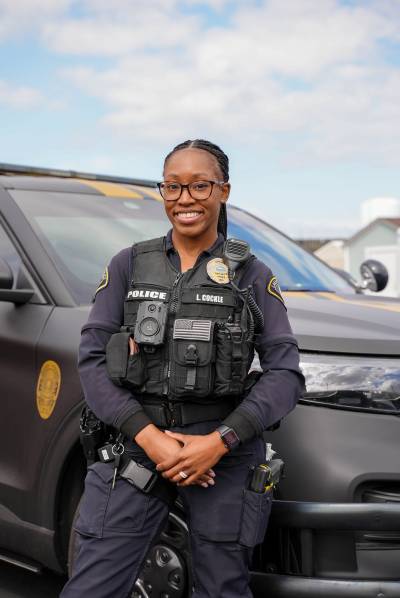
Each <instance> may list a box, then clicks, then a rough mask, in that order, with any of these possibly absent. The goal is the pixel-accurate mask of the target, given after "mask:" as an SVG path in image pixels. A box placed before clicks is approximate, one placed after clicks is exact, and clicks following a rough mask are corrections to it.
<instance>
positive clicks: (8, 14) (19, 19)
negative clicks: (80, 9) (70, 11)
mask: <svg viewBox="0 0 400 598" xmlns="http://www.w3.org/2000/svg"><path fill="white" fill-rule="evenodd" d="M71 4H72V0H0V41H4V40H8V39H13V40H15V39H18V38H21V37H22V36H24V35H25V34H26V32H30V33H32V32H35V31H36V30H37V29H39V28H40V26H41V24H42V23H43V22H46V20H47V19H49V18H51V17H56V16H61V15H63V14H64V13H65V11H66V9H67V8H68V7H69V6H70V5H71Z"/></svg>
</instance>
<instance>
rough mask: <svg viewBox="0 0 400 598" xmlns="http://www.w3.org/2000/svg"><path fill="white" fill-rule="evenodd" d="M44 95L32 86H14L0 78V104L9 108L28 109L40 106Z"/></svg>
mask: <svg viewBox="0 0 400 598" xmlns="http://www.w3.org/2000/svg"><path fill="white" fill-rule="evenodd" d="M43 102H44V97H43V95H42V93H41V92H40V91H38V90H37V89H34V88H32V87H24V86H20V87H14V86H12V85H10V84H9V83H7V82H5V81H1V80H0V104H3V105H5V106H8V107H10V108H19V109H21V108H22V109H29V108H35V107H37V106H40V105H41V104H42V103H43Z"/></svg>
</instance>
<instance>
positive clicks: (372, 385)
mask: <svg viewBox="0 0 400 598" xmlns="http://www.w3.org/2000/svg"><path fill="white" fill-rule="evenodd" d="M301 368H302V370H303V373H304V376H305V378H306V386H307V392H305V393H304V397H303V399H302V401H303V402H307V403H312V404H314V405H315V404H318V405H321V406H326V407H336V408H343V409H350V410H362V411H363V410H368V411H369V412H371V411H372V412H375V413H383V412H384V413H388V412H391V413H395V414H397V415H400V359H393V358H392V359H390V358H382V357H348V356H341V355H321V354H316V353H302V355H301Z"/></svg>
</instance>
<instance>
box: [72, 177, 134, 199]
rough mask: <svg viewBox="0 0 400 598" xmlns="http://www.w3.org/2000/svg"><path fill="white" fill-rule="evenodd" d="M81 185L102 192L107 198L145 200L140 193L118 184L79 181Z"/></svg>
mask: <svg viewBox="0 0 400 598" xmlns="http://www.w3.org/2000/svg"><path fill="white" fill-rule="evenodd" d="M77 180H79V182H80V183H83V184H84V185H88V186H89V187H92V188H93V189H96V191H100V193H102V194H103V195H106V196H107V197H123V198H127V197H129V198H131V199H143V195H142V194H141V193H139V192H138V191H133V190H132V189H128V188H127V187H124V186H123V185H118V184H117V183H109V182H107V181H88V180H86V179H77Z"/></svg>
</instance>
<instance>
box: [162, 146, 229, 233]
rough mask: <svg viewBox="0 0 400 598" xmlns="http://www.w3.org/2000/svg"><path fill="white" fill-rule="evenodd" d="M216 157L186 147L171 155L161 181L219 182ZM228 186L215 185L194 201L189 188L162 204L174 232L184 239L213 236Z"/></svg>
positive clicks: (227, 193) (185, 182)
mask: <svg viewBox="0 0 400 598" xmlns="http://www.w3.org/2000/svg"><path fill="white" fill-rule="evenodd" d="M222 178H223V177H222V172H221V170H220V168H219V165H218V162H217V160H216V158H215V157H214V156H213V155H212V154H210V153H209V152H207V151H205V150H202V149H197V148H187V149H183V150H179V151H177V152H174V153H173V154H172V156H171V157H170V158H169V159H168V160H167V163H166V164H165V167H164V180H165V181H173V182H177V183H180V184H181V185H189V184H190V183H194V182H195V181H222ZM229 189H230V185H229V183H224V184H223V185H214V186H213V189H212V193H211V195H210V197H209V198H208V199H205V200H202V201H199V200H198V199H193V198H192V197H191V196H190V194H189V192H188V189H187V188H185V189H183V190H182V194H181V196H180V198H179V199H177V200H176V201H164V205H165V211H166V213H167V216H168V218H169V220H170V222H171V224H172V226H173V228H174V230H175V231H176V232H178V233H179V234H180V235H182V236H187V237H192V238H195V237H201V236H202V235H204V234H207V233H208V234H210V233H211V232H212V233H214V234H216V231H217V224H218V216H219V210H220V205H221V203H225V202H226V201H227V199H228V195H229Z"/></svg>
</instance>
